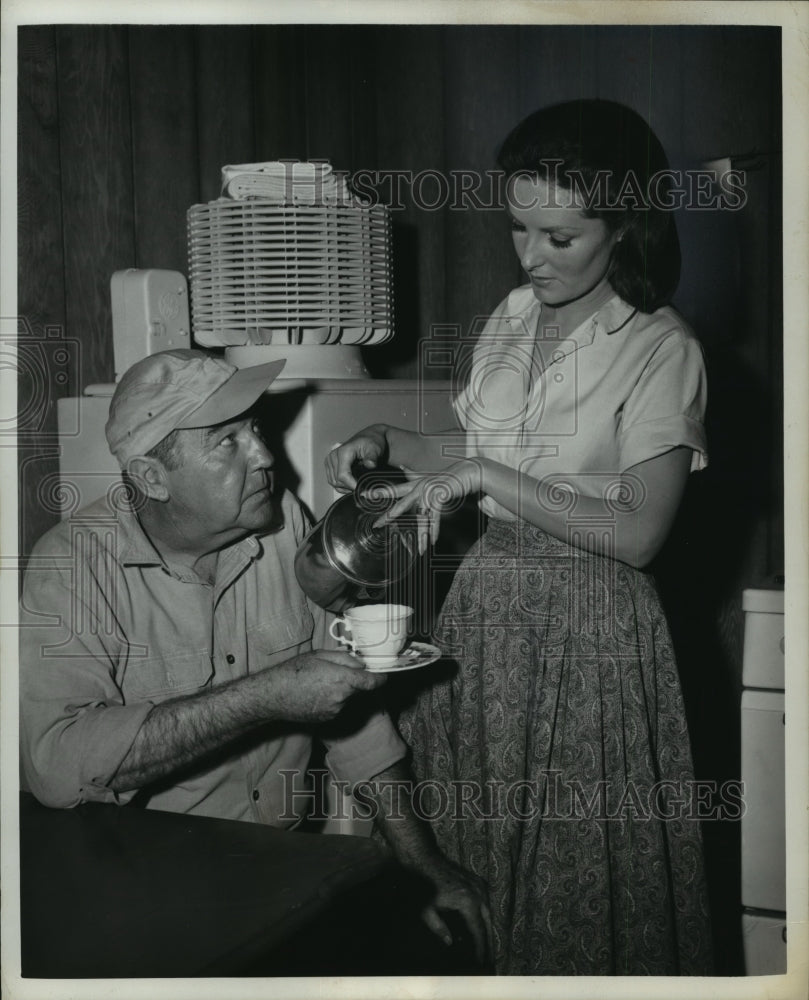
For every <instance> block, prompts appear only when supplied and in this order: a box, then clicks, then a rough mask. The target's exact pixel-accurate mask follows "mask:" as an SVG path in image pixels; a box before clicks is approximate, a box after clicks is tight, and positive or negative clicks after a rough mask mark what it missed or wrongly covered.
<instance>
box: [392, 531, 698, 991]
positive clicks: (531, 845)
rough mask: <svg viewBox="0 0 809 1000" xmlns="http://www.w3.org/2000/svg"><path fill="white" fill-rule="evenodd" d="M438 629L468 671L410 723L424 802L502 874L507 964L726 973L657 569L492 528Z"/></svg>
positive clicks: (500, 914) (496, 878) (480, 864)
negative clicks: (654, 575)
mask: <svg viewBox="0 0 809 1000" xmlns="http://www.w3.org/2000/svg"><path fill="white" fill-rule="evenodd" d="M435 641H436V642H437V643H438V645H439V646H440V647H441V648H442V650H443V651H444V653H445V654H446V656H447V657H448V658H449V659H450V660H452V661H455V664H457V669H452V666H453V665H452V664H450V669H449V670H448V675H447V676H446V678H445V679H443V680H439V681H437V682H436V683H435V684H433V685H431V686H426V687H424V688H423V689H422V690H421V692H420V694H419V695H418V696H417V698H416V700H415V702H414V703H413V704H412V705H411V706H409V707H408V708H406V709H405V710H404V711H403V712H402V715H401V717H400V729H401V732H402V735H403V737H404V738H405V739H406V740H407V742H408V743H409V744H410V747H411V749H412V753H413V769H414V772H415V777H416V779H417V781H418V785H417V786H416V787H417V789H418V796H417V799H416V802H415V804H416V806H417V808H418V809H419V810H420V811H421V813H422V814H423V815H424V816H425V817H427V818H428V819H429V820H430V821H431V824H432V827H433V829H434V831H435V834H436V837H437V840H438V843H439V846H440V847H441V848H442V849H443V851H444V852H445V853H446V854H447V855H448V856H449V857H451V858H452V859H453V860H455V861H457V862H459V863H460V864H461V865H463V866H465V867H466V868H468V869H470V870H471V871H473V872H475V873H476V874H477V875H479V876H480V877H481V878H482V879H484V881H485V882H486V883H487V884H488V887H489V896H490V905H491V910H492V914H493V921H494V932H495V964H496V969H497V972H498V973H501V974H509V975H642V974H648V975H709V974H710V971H711V958H710V953H711V948H710V929H709V920H708V907H707V894H706V888H705V881H704V874H703V860H702V845H701V837H700V828H699V816H700V815H701V814H702V813H701V803H700V797H699V795H698V794H697V793H696V790H695V786H694V780H693V770H692V764H691V753H690V747H689V741H688V733H687V730H686V721H685V711H684V707H683V700H682V694H681V691H680V684H679V679H678V676H677V667H676V664H675V660H674V653H673V649H672V643H671V638H670V635H669V630H668V626H667V624H666V620H665V617H664V615H663V611H662V609H661V606H660V601H659V598H658V595H657V591H656V589H655V586H654V584H653V582H652V580H651V578H650V577H649V576H647V575H645V574H644V573H641V572H639V571H638V570H635V569H632V568H631V567H629V566H627V565H625V564H623V563H620V562H617V561H614V560H610V559H606V558H603V557H599V556H595V555H592V554H590V553H587V552H585V551H584V550H580V549H575V548H573V547H571V546H569V545H567V544H565V543H564V542H561V541H559V540H557V539H555V538H554V537H552V536H550V535H548V534H546V533H545V532H543V531H540V530H539V529H536V528H533V527H531V526H530V525H527V524H525V523H523V522H517V523H514V524H511V523H505V522H501V521H492V522H490V524H489V528H488V530H487V532H486V533H485V535H484V536H483V537H482V538H481V539H480V541H479V542H477V543H476V544H475V545H474V546H473V547H472V549H471V550H470V552H469V553H468V554H467V556H466V558H465V559H464V562H463V564H462V566H461V567H460V569H459V571H458V573H457V574H456V576H455V579H454V581H453V584H452V587H451V589H450V592H449V594H448V596H447V599H446V602H445V604H444V608H443V611H442V613H441V616H440V619H439V622H438V624H437V627H436V630H435ZM427 673H428V672H426V671H425V672H424V674H423V675H422V677H421V678H420V680H423V681H425V682H427V684H428V685H429V678H428V677H426V676H425V675H426V674H427Z"/></svg>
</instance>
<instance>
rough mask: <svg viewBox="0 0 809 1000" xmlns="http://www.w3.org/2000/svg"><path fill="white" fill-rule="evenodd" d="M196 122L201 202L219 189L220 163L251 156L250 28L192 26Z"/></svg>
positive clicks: (247, 159)
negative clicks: (193, 28)
mask: <svg viewBox="0 0 809 1000" xmlns="http://www.w3.org/2000/svg"><path fill="white" fill-rule="evenodd" d="M195 41H196V53H197V58H196V84H195V87H196V120H197V122H198V123H199V128H198V132H197V136H198V141H199V151H198V155H199V182H200V200H201V201H203V202H208V201H213V200H214V199H215V198H218V197H219V193H220V190H221V186H222V184H221V176H222V167H223V166H225V165H226V164H231V163H252V162H254V160H255V159H256V152H255V144H254V133H253V114H254V108H253V102H254V92H253V29H252V28H250V27H241V26H239V27H232V26H228V27H222V26H220V25H217V26H215V27H208V26H205V27H197V28H196V31H195Z"/></svg>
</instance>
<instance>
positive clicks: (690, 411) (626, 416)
mask: <svg viewBox="0 0 809 1000" xmlns="http://www.w3.org/2000/svg"><path fill="white" fill-rule="evenodd" d="M706 401H707V380H706V376H705V362H704V359H703V356H702V348H701V347H700V344H699V342H698V341H697V340H696V339H695V338H694V337H693V336H691V335H689V334H687V333H685V332H683V331H682V330H675V331H672V333H671V334H670V335H669V336H667V337H666V338H665V340H663V341H662V342H661V343H660V345H659V346H658V348H657V349H656V350H655V352H654V353H653V354H652V356H651V358H650V359H649V361H648V363H647V364H646V365H645V367H644V369H643V372H642V373H641V376H640V378H639V379H638V382H637V384H636V385H635V386H634V388H633V390H632V393H631V394H630V396H629V398H628V400H627V401H626V403H625V404H624V408H623V413H622V417H621V430H620V437H619V454H620V471H621V472H624V471H625V470H627V469H629V468H631V467H632V466H633V465H637V464H638V463H640V462H645V461H646V460H647V459H650V458H655V457H657V456H658V455H662V454H664V453H665V452H667V451H671V450H672V449H673V448H680V447H686V448H690V449H691V450H692V458H691V470H692V471H695V470H697V469H702V468H704V467H705V466H706V465H707V464H708V446H707V441H706V436H705V426H704V423H703V421H704V417H705V406H706Z"/></svg>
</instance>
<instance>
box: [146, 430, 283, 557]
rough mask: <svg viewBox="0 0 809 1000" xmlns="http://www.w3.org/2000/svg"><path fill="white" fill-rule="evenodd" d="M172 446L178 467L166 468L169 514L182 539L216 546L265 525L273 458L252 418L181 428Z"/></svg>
mask: <svg viewBox="0 0 809 1000" xmlns="http://www.w3.org/2000/svg"><path fill="white" fill-rule="evenodd" d="M177 446H178V451H179V456H178V457H179V467H178V468H175V469H167V470H166V484H167V486H168V491H169V501H168V504H169V507H168V513H170V515H171V518H172V521H173V523H174V524H175V526H176V527H177V528H178V530H180V531H181V532H182V533H183V535H184V536H185V537H187V538H189V540H192V539H193V540H199V543H200V544H201V545H203V546H207V545H209V544H210V545H211V548H215V547H218V546H220V545H225V544H228V543H230V542H232V541H235V540H236V539H238V538H243V537H244V536H245V535H249V534H255V533H260V532H262V531H266V530H267V529H268V528H269V527H270V525H271V524H272V521H273V516H274V513H275V508H274V503H273V497H272V489H273V475H272V472H271V471H270V470H271V469H272V465H273V457H272V455H271V453H270V452H269V450H268V449H267V446H266V445H265V444H264V441H263V440H262V438H261V436H260V434H259V432H258V426H257V421H256V419H255V417H253V416H252V415H250V414H247V415H242V416H240V417H238V418H236V419H235V420H231V421H228V422H227V423H224V424H217V425H216V426H215V427H203V428H192V429H189V430H182V431H180V432H179V435H178V441H177Z"/></svg>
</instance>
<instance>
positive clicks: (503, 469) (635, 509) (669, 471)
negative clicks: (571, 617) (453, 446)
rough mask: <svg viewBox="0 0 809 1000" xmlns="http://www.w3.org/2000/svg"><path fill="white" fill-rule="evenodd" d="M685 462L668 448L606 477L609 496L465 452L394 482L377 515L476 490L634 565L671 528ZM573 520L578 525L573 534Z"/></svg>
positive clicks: (649, 555)
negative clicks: (432, 471) (436, 469)
mask: <svg viewBox="0 0 809 1000" xmlns="http://www.w3.org/2000/svg"><path fill="white" fill-rule="evenodd" d="M690 467H691V449H690V448H685V447H682V448H674V449H672V450H671V451H667V452H665V453H664V454H662V455H658V456H656V457H655V458H650V459H648V460H647V461H645V462H640V463H639V464H638V465H635V466H633V467H632V468H631V469H629V470H627V472H625V473H623V474H622V475H621V476H616V477H611V479H610V483H611V488H610V495H609V496H607V497H605V498H596V497H586V496H583V495H582V494H580V493H575V492H574V491H573V490H571V489H569V488H567V487H565V486H563V485H561V484H560V483H559V481H558V479H556V478H554V479H553V480H551V481H548V480H538V479H535V478H533V477H532V476H528V475H526V474H525V473H520V472H518V471H517V470H515V469H512V468H511V467H510V466H507V465H503V464H501V463H499V462H493V461H492V460H491V459H487V458H469V459H464V460H463V461H462V462H456V463H455V464H453V465H451V466H450V467H449V468H448V469H447V470H446V471H445V472H442V473H439V474H436V475H431V476H425V477H422V478H421V479H419V480H418V481H416V482H413V483H407V484H402V485H401V486H399V487H398V488H397V493H398V495H399V500H398V501H397V502H396V504H394V506H393V507H391V509H390V510H389V511H388V512H387V513H386V514H385V516H384V518H382V519H380V521H388V520H392V519H393V518H395V517H399V516H400V515H401V514H403V513H404V512H405V511H406V510H409V509H410V508H411V507H414V506H415V507H417V508H419V509H424V508H427V509H430V510H441V509H442V508H443V509H446V508H447V507H449V506H451V505H452V503H453V501H455V500H457V499H459V498H461V497H463V496H466V495H467V494H468V493H476V492H483V493H485V494H486V495H487V496H490V497H491V498H492V499H493V500H495V501H496V502H497V503H499V504H500V505H501V506H502V507H505V508H506V509H507V510H510V511H511V512H512V513H514V514H516V515H517V516H518V517H519V518H521V519H522V520H524V521H528V522H529V523H530V524H533V525H535V526H536V527H537V528H541V529H542V530H543V531H547V532H548V533H549V534H551V535H553V536H554V537H556V538H559V539H561V540H562V541H566V542H571V543H572V544H575V545H579V546H581V547H583V548H587V549H588V550H590V551H595V552H596V553H597V554H598V555H605V556H610V557H612V558H614V559H620V560H621V561H622V562H625V563H628V564H629V565H630V566H636V567H639V568H640V567H642V566H645V565H647V563H649V562H650V561H651V560H652V559H653V558H654V556H655V555H656V554H657V553H658V552H659V550H660V548H661V546H662V545H663V542H664V541H665V539H666V537H667V535H668V533H669V531H670V529H671V525H672V523H673V521H674V517H675V515H676V513H677V508H678V507H679V505H680V501H681V499H682V495H683V491H684V489H685V484H686V482H687V480H688V473H689V470H690ZM574 511H575V521H574V520H573V519H572V518H571V513H572V512H574ZM588 521H589V522H590V523H591V524H593V525H596V524H598V525H599V526H602V525H604V524H605V523H607V524H612V525H614V529H615V530H614V532H604V531H603V530H601V531H593V532H588V531H587V530H586V528H587V524H588ZM574 524H575V526H577V527H579V528H580V529H583V530H580V531H578V532H577V533H576V534H573V532H571V527H573V525H574ZM605 538H606V540H605ZM607 549H608V551H607Z"/></svg>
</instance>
